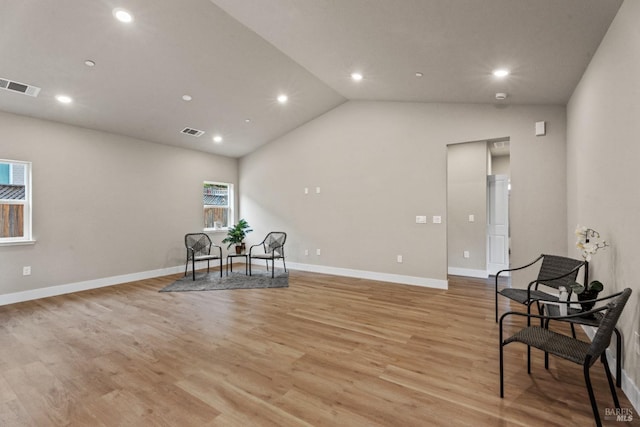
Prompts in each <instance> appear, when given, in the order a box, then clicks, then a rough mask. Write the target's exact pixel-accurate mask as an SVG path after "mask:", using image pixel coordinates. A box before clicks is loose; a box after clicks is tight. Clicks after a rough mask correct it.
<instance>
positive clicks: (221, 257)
mask: <svg viewBox="0 0 640 427" xmlns="http://www.w3.org/2000/svg"><path fill="white" fill-rule="evenodd" d="M220 277H222V257H220Z"/></svg>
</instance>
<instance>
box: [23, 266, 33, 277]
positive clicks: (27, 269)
mask: <svg viewBox="0 0 640 427" xmlns="http://www.w3.org/2000/svg"><path fill="white" fill-rule="evenodd" d="M22 275H23V276H31V266H26V267H22Z"/></svg>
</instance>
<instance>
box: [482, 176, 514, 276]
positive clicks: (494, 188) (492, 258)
mask: <svg viewBox="0 0 640 427" xmlns="http://www.w3.org/2000/svg"><path fill="white" fill-rule="evenodd" d="M487 222H488V224H487V234H488V235H487V270H488V271H489V274H490V275H495V274H496V273H497V272H498V271H500V270H504V269H505V268H509V178H508V177H507V176H506V175H489V176H488V177H487Z"/></svg>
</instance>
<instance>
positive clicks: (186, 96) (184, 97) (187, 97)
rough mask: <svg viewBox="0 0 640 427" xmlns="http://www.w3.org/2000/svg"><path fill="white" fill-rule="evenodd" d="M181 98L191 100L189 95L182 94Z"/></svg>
mask: <svg viewBox="0 0 640 427" xmlns="http://www.w3.org/2000/svg"><path fill="white" fill-rule="evenodd" d="M182 99H183V100H184V101H191V100H192V99H193V98H192V97H191V95H182Z"/></svg>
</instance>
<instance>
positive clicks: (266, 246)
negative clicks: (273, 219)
mask: <svg viewBox="0 0 640 427" xmlns="http://www.w3.org/2000/svg"><path fill="white" fill-rule="evenodd" d="M286 241H287V233H285V232H282V231H272V232H271V233H269V234H267V237H265V238H264V240H263V241H262V242H260V243H258V244H257V245H253V246H251V247H250V248H249V275H251V260H252V259H253V258H256V259H263V260H265V262H266V263H267V271H269V260H271V277H272V278H273V277H274V276H275V266H274V263H275V260H276V259H281V260H282V265H283V266H284V271H287V265H286V264H285V262H284V243H285V242H286ZM260 247H262V250H263V251H264V253H257V252H256V253H254V252H253V250H254V249H258V248H260Z"/></svg>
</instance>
